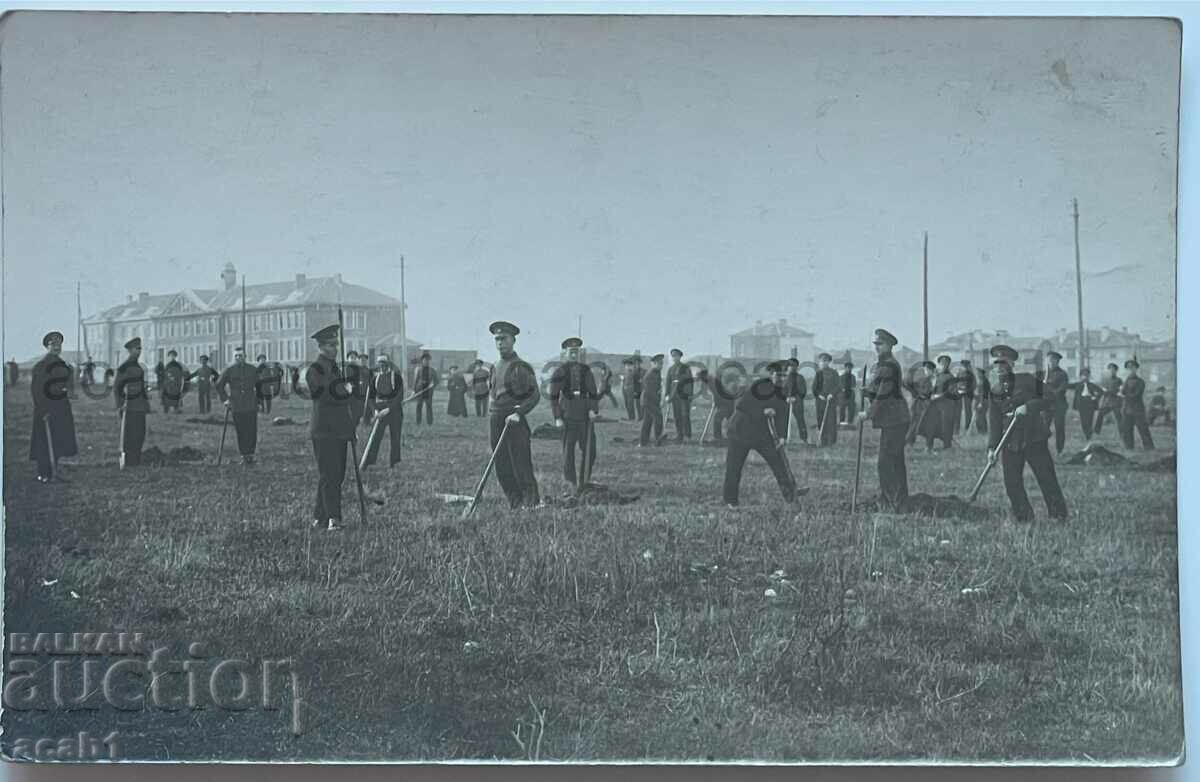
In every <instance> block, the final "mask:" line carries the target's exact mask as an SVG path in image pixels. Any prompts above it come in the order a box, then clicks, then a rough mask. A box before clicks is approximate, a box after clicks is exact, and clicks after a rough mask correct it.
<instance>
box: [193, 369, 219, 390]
mask: <svg viewBox="0 0 1200 782" xmlns="http://www.w3.org/2000/svg"><path fill="white" fill-rule="evenodd" d="M220 376H221V373H220V372H218V371H217V370H215V369H213V368H212V367H211V366H207V365H204V366H201V367H200V368H199V369H197V370H196V371H195V372H192V373H190V374H189V375H188V380H193V379H194V380H195V381H196V385H197V386H198V387H199V388H202V389H208V388H209V387H210V385H211V384H212V382H213V381H214V380H216V379H217V378H218V377H220Z"/></svg>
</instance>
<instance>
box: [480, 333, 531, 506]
mask: <svg viewBox="0 0 1200 782" xmlns="http://www.w3.org/2000/svg"><path fill="white" fill-rule="evenodd" d="M488 331H490V332H491V333H492V335H493V336H494V337H495V338H496V350H497V351H498V352H499V353H500V360H499V361H497V362H496V365H495V366H494V367H492V377H491V383H492V385H491V389H490V396H491V403H490V407H491V416H490V417H489V419H488V429H489V432H488V441H489V443H490V444H491V448H492V449H493V450H495V449H496V444H497V443H499V442H500V435H501V433H504V447H502V448H500V449H499V451H498V452H497V453H496V478H497V479H498V480H499V481H500V487H501V488H502V489H504V494H505V496H507V497H508V504H509V506H510V507H513V508H521V507H524V508H536V507H538V506H539V505H541V495H540V494H539V493H538V485H537V476H536V475H535V474H534V472H533V454H532V452H531V450H530V443H529V423H528V421H526V416H528V415H529V413H530V412H531V411H532V410H533V408H535V407H537V404H538V402H539V401H541V398H542V395H541V392H540V391H539V390H538V379H537V374H536V373H535V372H534V371H533V367H531V366H529V364H528V363H527V362H526V361H525V360H524V359H522V358H521V357H520V356H518V355H517V351H516V349H515V347H514V346H515V344H516V341H517V335H518V334H520V333H521V330H520V329H519V328H517V327H516V326H514V325H513V324H511V323H509V322H508V321H504V320H498V321H495V322H494V323H492V324H491V325H490V326H488ZM506 426H507V429H505V427H506Z"/></svg>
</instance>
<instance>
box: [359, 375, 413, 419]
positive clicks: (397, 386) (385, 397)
mask: <svg viewBox="0 0 1200 782" xmlns="http://www.w3.org/2000/svg"><path fill="white" fill-rule="evenodd" d="M403 402H404V375H403V373H402V372H400V371H399V370H396V369H389V370H388V371H386V372H375V373H373V374H372V375H371V382H370V385H368V386H367V409H369V410H374V411H375V412H379V411H381V410H390V411H391V412H390V413H389V415H393V416H396V417H397V418H403V417H404V404H403Z"/></svg>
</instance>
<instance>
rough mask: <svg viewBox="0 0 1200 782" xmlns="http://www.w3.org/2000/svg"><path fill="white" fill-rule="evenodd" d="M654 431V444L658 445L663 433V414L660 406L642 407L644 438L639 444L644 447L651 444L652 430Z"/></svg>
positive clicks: (642, 437)
mask: <svg viewBox="0 0 1200 782" xmlns="http://www.w3.org/2000/svg"><path fill="white" fill-rule="evenodd" d="M652 428H653V429H654V442H655V443H657V442H658V441H659V440H661V439H662V433H663V412H662V407H660V406H659V405H644V406H643V407H642V436H641V439H640V440H639V442H640V443H641V444H642V445H649V444H650V430H651V429H652Z"/></svg>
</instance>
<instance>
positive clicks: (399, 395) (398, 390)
mask: <svg viewBox="0 0 1200 782" xmlns="http://www.w3.org/2000/svg"><path fill="white" fill-rule="evenodd" d="M375 363H376V371H375V373H374V374H373V375H372V377H371V385H370V386H368V387H367V407H368V408H369V409H370V410H371V412H372V413H374V419H375V423H374V424H373V427H374V429H373V431H374V433H375V437H374V439H372V440H371V442H369V443H368V444H367V452H366V453H365V454H363V467H370V466H371V465H372V464H374V463H375V460H376V459H378V458H379V448H380V446H381V444H382V443H383V437H384V432H387V433H388V434H389V435H390V441H389V444H388V467H392V466H394V465H396V464H399V462H400V434H401V429H402V428H403V426H404V404H403V402H404V375H403V373H402V372H400V371H399V370H397V369H394V368H393V367H392V365H391V361H390V360H389V359H388V357H387V356H386V355H384V354H383V353H380V354H379V355H378V356H377V357H376V358H375Z"/></svg>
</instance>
